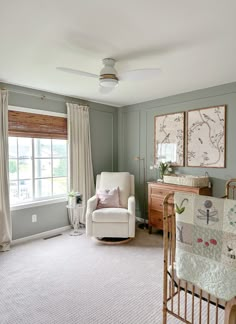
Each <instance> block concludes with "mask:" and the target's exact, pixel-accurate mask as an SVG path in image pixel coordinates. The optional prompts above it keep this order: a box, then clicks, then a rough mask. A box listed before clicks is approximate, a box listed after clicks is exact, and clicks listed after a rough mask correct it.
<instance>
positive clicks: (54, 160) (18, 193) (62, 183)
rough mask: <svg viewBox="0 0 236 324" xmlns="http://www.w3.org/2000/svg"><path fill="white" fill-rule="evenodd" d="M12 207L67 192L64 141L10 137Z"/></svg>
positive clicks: (65, 144)
mask: <svg viewBox="0 0 236 324" xmlns="http://www.w3.org/2000/svg"><path fill="white" fill-rule="evenodd" d="M9 178H10V179H9V180H10V201H11V205H15V204H19V203H24V202H28V201H33V200H43V199H47V198H52V197H59V196H62V195H65V194H66V193H67V141H66V140H61V139H42V138H24V137H9Z"/></svg>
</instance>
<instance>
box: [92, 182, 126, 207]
mask: <svg viewBox="0 0 236 324" xmlns="http://www.w3.org/2000/svg"><path fill="white" fill-rule="evenodd" d="M96 195H97V198H98V204H97V209H100V208H120V189H119V187H116V188H113V189H105V190H98V191H97V194H96Z"/></svg>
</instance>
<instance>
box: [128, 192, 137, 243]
mask: <svg viewBox="0 0 236 324" xmlns="http://www.w3.org/2000/svg"><path fill="white" fill-rule="evenodd" d="M128 212H129V214H130V217H129V237H135V221H136V217H135V197H134V196H129V198H128Z"/></svg>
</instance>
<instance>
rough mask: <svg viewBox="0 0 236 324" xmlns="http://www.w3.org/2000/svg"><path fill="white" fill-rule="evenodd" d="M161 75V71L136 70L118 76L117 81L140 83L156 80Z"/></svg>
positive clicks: (152, 69) (154, 69)
mask: <svg viewBox="0 0 236 324" xmlns="http://www.w3.org/2000/svg"><path fill="white" fill-rule="evenodd" d="M160 73H161V69H157V68H150V69H137V70H131V71H127V72H122V73H120V74H119V80H121V81H142V80H150V79H155V78H157V77H158V76H159V75H160Z"/></svg>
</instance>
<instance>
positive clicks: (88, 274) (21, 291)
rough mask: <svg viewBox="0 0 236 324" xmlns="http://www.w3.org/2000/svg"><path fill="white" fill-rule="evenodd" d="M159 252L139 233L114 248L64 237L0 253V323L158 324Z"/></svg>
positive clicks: (157, 237) (158, 245)
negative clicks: (132, 238) (131, 239)
mask: <svg viewBox="0 0 236 324" xmlns="http://www.w3.org/2000/svg"><path fill="white" fill-rule="evenodd" d="M162 252H163V251H162V236H161V234H152V235H149V234H148V232H147V231H143V230H140V229H138V230H137V236H136V238H135V240H133V241H131V242H129V243H128V244H126V245H120V246H107V245H102V244H101V243H98V242H96V241H95V240H93V239H91V238H87V237H86V236H85V235H82V236H77V237H73V236H69V234H68V232H65V233H63V235H62V236H59V237H56V238H53V239H50V240H42V239H41V240H35V241H32V242H29V243H25V244H21V245H17V246H14V247H13V248H12V250H11V251H10V252H6V253H1V254H0V323H1V324H29V323H30V324H41V323H42V324H56V323H57V324H75V323H76V324H146V323H148V324H161V323H162V262H163V260H162V258H163V256H162ZM168 323H170V324H173V323H179V321H177V320H175V319H171V320H170V321H169V322H168Z"/></svg>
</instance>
